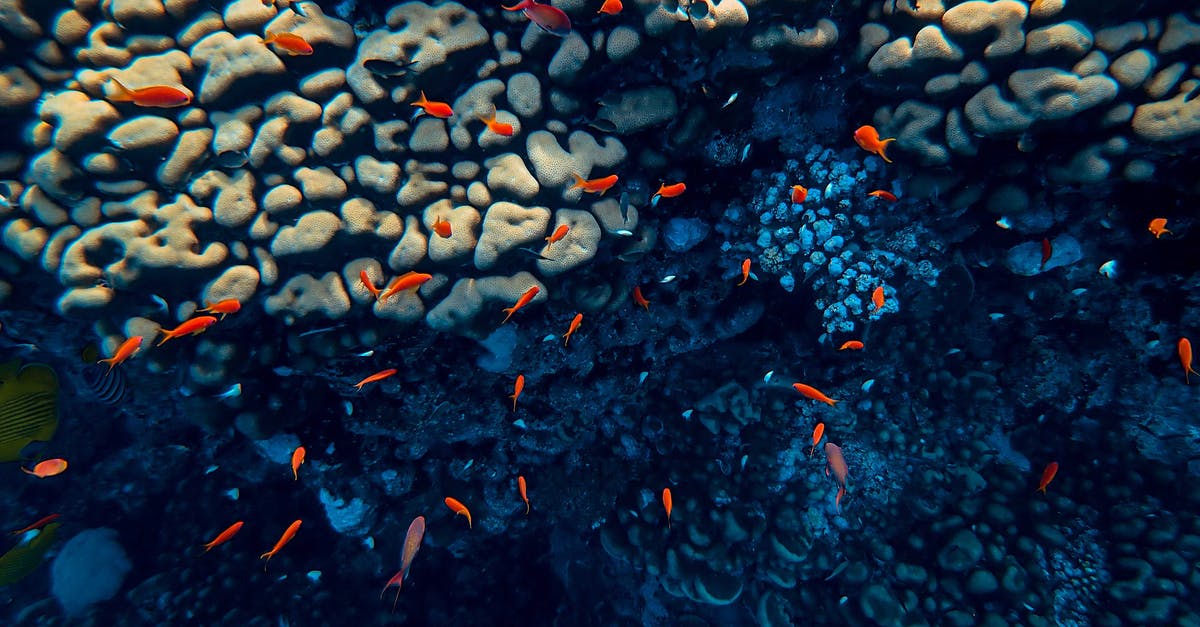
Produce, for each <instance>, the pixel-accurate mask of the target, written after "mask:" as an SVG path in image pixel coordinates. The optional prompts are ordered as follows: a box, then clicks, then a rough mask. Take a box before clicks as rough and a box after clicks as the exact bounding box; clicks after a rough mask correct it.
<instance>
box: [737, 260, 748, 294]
mask: <svg viewBox="0 0 1200 627" xmlns="http://www.w3.org/2000/svg"><path fill="white" fill-rule="evenodd" d="M749 280H750V258H749V257H747V258H745V259H743V260H742V282H741V283H738V284H737V286H738V287H741V286H743V285H745V284H746V281H749Z"/></svg>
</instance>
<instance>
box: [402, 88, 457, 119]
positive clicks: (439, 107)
mask: <svg viewBox="0 0 1200 627" xmlns="http://www.w3.org/2000/svg"><path fill="white" fill-rule="evenodd" d="M412 106H414V107H420V108H421V109H423V110H424V111H425V113H428V114H429V115H432V116H433V117H435V118H442V119H443V120H444V119H446V118H448V117H450V116H452V115H454V109H451V108H450V105H448V104H446V103H444V102H435V101H432V100H427V99H426V98H425V92H421V97H420V98H418V99H417V101H416V102H414V103H412Z"/></svg>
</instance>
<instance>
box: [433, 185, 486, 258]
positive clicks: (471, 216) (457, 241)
mask: <svg viewBox="0 0 1200 627" xmlns="http://www.w3.org/2000/svg"><path fill="white" fill-rule="evenodd" d="M439 218H440V219H442V220H445V221H447V222H449V223H450V237H442V236H440V235H436V234H433V233H432V231H433V223H434V222H435V221H436V220H438V219H439ZM423 222H424V224H425V228H426V229H429V230H430V231H431V234H430V236H429V259H430V260H432V261H435V262H439V263H440V262H446V261H452V260H455V259H458V258H460V257H463V256H465V255H469V254H471V252H472V251H474V250H475V244H476V242H477V241H478V236H477V235H476V230H477V229H478V228H479V222H480V217H479V210H477V209H475V208H474V207H471V206H469V205H460V206H457V207H455V206H454V205H453V203H452V202H451V201H450V200H449V199H443V200H439V201H438V202H435V203H433V204H432V205H429V206H428V207H426V208H425V212H424V219H423Z"/></svg>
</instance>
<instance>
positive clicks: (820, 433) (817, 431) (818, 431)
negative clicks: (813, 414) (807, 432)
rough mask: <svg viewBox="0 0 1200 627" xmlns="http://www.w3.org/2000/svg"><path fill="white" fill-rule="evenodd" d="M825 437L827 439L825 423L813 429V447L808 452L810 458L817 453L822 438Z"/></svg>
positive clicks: (818, 424)
mask: <svg viewBox="0 0 1200 627" xmlns="http://www.w3.org/2000/svg"><path fill="white" fill-rule="evenodd" d="M823 437H825V423H823V422H818V423H817V426H816V427H815V428H813V445H812V448H811V449H809V451H808V456H809V457H812V456H813V453H816V452H817V445H818V444H820V443H821V438H823Z"/></svg>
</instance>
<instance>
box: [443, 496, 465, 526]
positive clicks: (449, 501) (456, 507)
mask: <svg viewBox="0 0 1200 627" xmlns="http://www.w3.org/2000/svg"><path fill="white" fill-rule="evenodd" d="M445 502H446V507H449V508H450V511H452V512H454V515H455V516H459V515H462V516H466V517H467V529H470V528H471V510H469V509H467V506H466V505H463V504H462V503H460V502H459V501H458V499H456V498H453V497H449V496H447V497H446V501H445Z"/></svg>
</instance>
